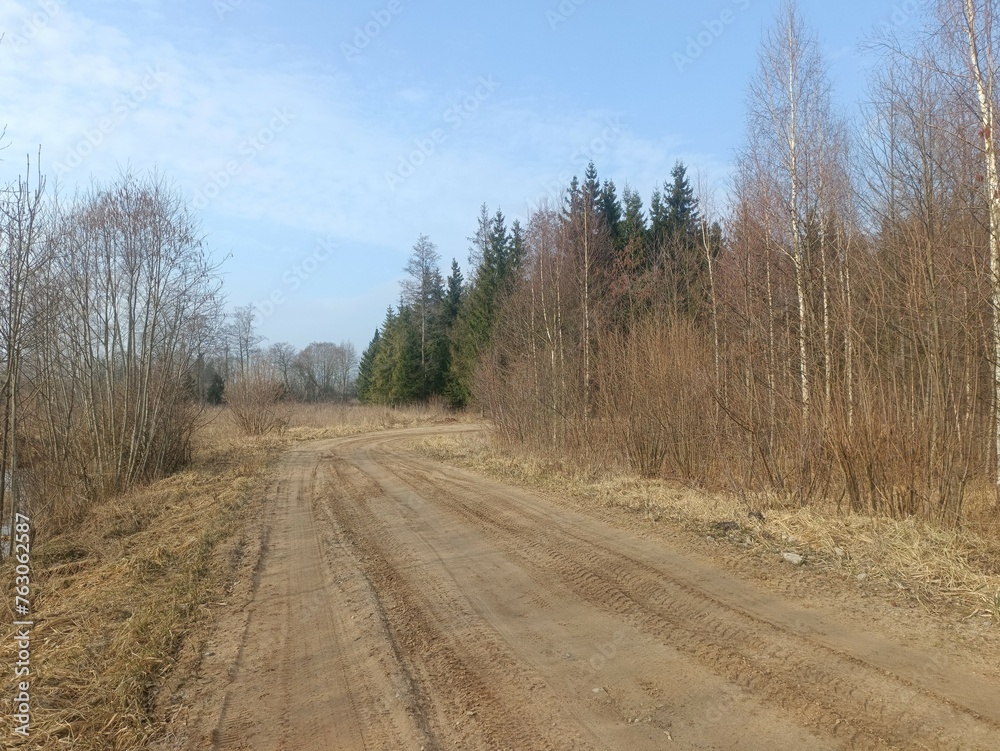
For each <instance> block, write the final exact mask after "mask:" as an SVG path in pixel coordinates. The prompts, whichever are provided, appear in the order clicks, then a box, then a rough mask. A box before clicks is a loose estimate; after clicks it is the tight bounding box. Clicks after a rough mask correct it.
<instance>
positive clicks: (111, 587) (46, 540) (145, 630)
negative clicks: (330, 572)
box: [0, 406, 443, 751]
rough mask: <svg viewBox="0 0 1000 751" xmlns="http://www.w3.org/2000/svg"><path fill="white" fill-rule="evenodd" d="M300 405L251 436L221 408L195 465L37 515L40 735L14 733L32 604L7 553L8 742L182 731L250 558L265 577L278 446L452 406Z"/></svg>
mask: <svg viewBox="0 0 1000 751" xmlns="http://www.w3.org/2000/svg"><path fill="white" fill-rule="evenodd" d="M289 417H290V419H291V426H290V427H289V429H288V430H286V431H285V432H284V433H283V434H282V435H272V436H264V437H245V436H241V435H239V434H238V432H237V431H236V430H235V429H234V427H233V426H232V424H231V423H230V421H229V420H228V418H227V415H226V412H225V410H223V409H217V410H213V411H211V412H209V413H208V415H207V419H206V420H205V422H204V424H203V425H202V426H201V428H200V429H199V430H198V432H197V434H196V436H195V446H194V458H193V462H192V464H191V465H190V466H189V467H188V468H187V469H186V470H185V471H183V472H180V473H178V474H175V475H173V476H171V477H168V478H165V479H162V480H160V481H157V482H154V483H152V484H150V485H148V486H146V487H143V488H139V489H137V490H135V491H134V492H131V493H129V494H127V495H125V496H121V497H118V498H112V499H109V500H106V501H104V502H101V503H99V504H97V505H96V506H95V507H94V508H92V509H91V511H90V512H89V513H88V514H87V516H86V518H85V519H83V521H82V522H81V523H80V524H79V526H78V527H77V528H75V529H73V530H72V531H71V532H69V533H66V534H63V535H60V536H58V537H55V538H51V537H48V536H46V534H45V530H44V529H37V528H36V530H35V532H36V540H37V543H36V544H35V545H34V547H33V549H32V551H31V591H32V597H31V613H30V615H31V619H32V621H33V624H34V625H33V627H32V629H31V665H30V669H31V673H30V676H28V678H29V680H30V714H31V721H30V727H29V734H28V736H27V738H24V737H21V736H19V735H17V734H15V733H13V727H12V726H13V720H12V718H11V713H10V711H9V707H10V706H11V701H10V700H11V699H13V697H14V696H15V695H17V684H18V683H19V682H20V680H21V678H16V677H15V675H14V671H13V669H12V666H13V665H14V664H15V662H16V661H17V659H18V658H17V652H18V647H17V644H16V642H15V640H14V635H15V633H16V632H17V628H16V627H14V626H12V624H14V623H15V622H16V621H18V620H19V617H15V613H14V604H15V603H14V597H13V594H14V589H13V587H14V569H13V562H6V563H5V564H3V565H0V581H3V583H4V592H3V596H2V597H0V619H2V624H0V666H3V675H2V678H0V699H2V702H3V705H4V709H3V712H2V716H3V725H2V728H0V733H2V740H0V747H4V748H7V747H13V748H24V749H54V748H66V747H72V748H73V749H75V750H76V751H117V750H121V751H136V749H140V748H145V747H146V746H147V744H148V743H149V742H150V741H151V740H152V739H156V738H161V739H162V738H166V737H169V735H170V733H171V732H173V728H175V727H177V726H178V723H180V724H181V725H182V724H183V722H184V720H185V717H184V713H183V707H182V706H181V705H179V704H178V703H177V702H176V701H175V699H176V697H178V696H179V695H180V693H181V692H182V691H183V690H184V687H185V684H186V682H187V681H188V680H189V678H190V676H192V675H194V674H196V673H197V672H198V669H199V665H200V663H201V661H202V660H203V659H204V655H205V654H206V652H211V647H210V646H207V639H208V638H209V635H210V634H211V633H213V631H214V629H215V626H216V621H217V619H218V618H219V617H220V613H221V612H222V611H224V610H225V608H226V607H227V606H229V605H230V604H231V603H232V602H234V601H236V600H238V598H239V596H240V593H241V592H242V591H244V590H245V588H246V587H247V586H248V583H247V567H248V566H249V567H250V579H252V568H253V566H254V565H255V564H256V562H257V561H258V560H259V558H260V554H261V543H262V537H261V534H262V518H263V516H264V512H265V507H266V501H267V497H268V495H267V488H268V485H269V484H270V483H271V482H272V479H273V469H274V467H275V464H276V462H277V461H278V460H279V458H280V457H281V456H282V455H283V454H284V453H285V452H286V451H287V450H288V448H289V447H291V446H293V445H295V444H297V443H301V442H303V441H309V440H312V439H313V438H315V437H318V436H326V435H341V434H357V433H365V432H370V431H373V430H383V429H386V428H389V427H396V426H399V425H414V424H427V423H431V422H434V421H439V420H441V419H443V418H442V416H441V414H439V413H435V412H428V411H426V410H425V411H417V410H398V411H397V410H388V409H365V408H360V409H359V408H354V409H352V408H350V407H341V406H313V407H308V408H303V407H299V408H296V409H294V410H293V411H292V412H291V413H290V414H289ZM22 620H23V619H22ZM8 744H9V745H8Z"/></svg>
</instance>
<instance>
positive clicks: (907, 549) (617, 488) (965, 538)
mask: <svg viewBox="0 0 1000 751" xmlns="http://www.w3.org/2000/svg"><path fill="white" fill-rule="evenodd" d="M417 447H418V449H419V450H421V451H422V453H424V454H426V455H428V456H431V457H433V458H436V459H441V460H443V461H449V462H452V463H455V464H458V465H461V466H464V467H467V468H470V469H474V470H476V471H480V472H483V473H485V474H488V475H490V476H493V477H496V478H498V479H501V480H505V481H510V482H514V483H517V484H521V485H527V486H530V487H534V488H538V489H541V490H545V491H548V492H558V493H560V494H562V495H564V496H567V497H570V498H572V499H573V500H575V501H576V502H578V503H580V504H581V505H590V506H604V507H610V508H617V509H621V510H623V511H626V512H629V513H633V514H637V515H639V516H641V517H643V518H645V519H648V520H649V521H650V522H653V523H656V522H662V521H668V522H671V523H674V524H680V525H682V526H684V527H687V528H689V529H691V530H693V531H695V532H697V533H699V534H702V535H707V536H711V537H713V538H714V539H718V540H720V541H722V540H726V541H729V542H731V543H732V544H734V545H739V546H741V547H743V548H745V549H747V550H751V551H754V552H756V553H758V554H760V555H764V556H771V557H772V558H775V557H777V555H778V554H780V553H782V552H786V551H787V552H796V553H799V554H800V555H803V556H804V557H805V559H806V565H813V566H819V567H823V568H826V569H830V570H833V571H837V572H839V573H841V574H842V575H844V576H853V577H860V578H862V579H866V580H870V581H873V582H883V583H886V584H889V585H890V586H894V587H896V588H898V589H899V590H901V591H905V592H907V593H908V594H910V595H911V596H913V597H915V598H917V599H919V600H920V601H921V602H922V603H923V604H925V605H932V606H955V607H958V608H960V609H961V611H962V614H963V615H965V616H967V617H973V616H976V617H980V616H982V617H990V618H992V619H993V622H994V623H1000V539H998V538H997V536H996V535H995V534H990V532H989V529H990V528H989V527H985V526H981V527H980V528H978V529H976V530H958V529H947V528H943V527H941V526H938V525H936V524H934V523H931V522H927V521H922V520H919V519H916V518H910V519H904V520H895V519H888V518H883V517H872V516H863V515H859V514H840V513H837V511H836V509H834V508H829V509H824V508H822V507H818V506H815V505H814V506H810V507H807V508H795V509H790V508H785V507H782V506H780V505H778V504H775V503H774V502H773V501H772V500H770V499H767V498H764V497H759V498H737V497H735V496H733V495H730V494H724V493H706V492H701V491H698V490H694V489H691V488H687V487H683V486H680V485H677V484H676V483H671V482H667V481H663V480H652V479H643V478H639V477H637V476H634V475H628V474H624V473H620V472H615V473H609V474H607V475H605V476H585V475H583V474H581V473H580V471H579V470H576V469H574V468H573V467H572V466H571V465H563V464H562V463H559V462H553V461H549V460H545V459H542V458H539V457H537V456H531V455H513V454H510V453H506V452H502V451H499V450H497V449H496V447H495V446H494V444H493V443H492V442H491V441H490V440H489V439H488V438H485V437H482V436H477V437H468V436H449V437H440V438H433V439H426V440H423V441H420V442H418V443H417ZM751 511H756V512H762V515H763V516H764V517H765V521H763V522H761V521H760V520H758V519H756V518H753V517H751V516H750V512H751ZM720 522H734V523H735V525H736V526H735V528H732V529H724V528H720V526H719V523H720Z"/></svg>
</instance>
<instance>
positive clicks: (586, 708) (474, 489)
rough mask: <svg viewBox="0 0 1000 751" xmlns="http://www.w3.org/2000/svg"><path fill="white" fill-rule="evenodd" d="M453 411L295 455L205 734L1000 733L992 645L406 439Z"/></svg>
mask: <svg viewBox="0 0 1000 751" xmlns="http://www.w3.org/2000/svg"><path fill="white" fill-rule="evenodd" d="M449 429H450V430H461V429H463V428H460V427H457V426H454V427H451V428H435V429H416V430H408V431H395V432H389V433H381V434H373V435H368V436H361V437H355V438H349V439H337V440H332V441H323V442H316V443H310V444H305V445H302V446H300V447H298V448H295V449H294V450H292V451H291V452H290V453H289V454H288V455H287V456H286V458H285V459H284V460H283V464H282V466H281V470H280V474H279V479H278V481H277V483H276V486H275V489H274V493H273V498H272V499H271V506H270V508H269V510H268V512H267V515H266V518H265V519H264V520H263V522H262V524H263V529H264V530H265V545H264V547H263V550H262V554H261V556H260V560H259V561H258V562H257V563H256V570H255V576H254V579H253V585H252V587H251V588H250V589H248V593H247V600H248V601H249V607H247V608H246V609H245V610H239V609H236V610H233V612H230V613H228V615H227V616H226V618H225V619H224V620H223V624H222V626H221V627H220V632H219V635H218V637H217V639H216V640H215V641H214V642H213V645H212V650H211V651H210V652H209V653H208V655H207V656H206V658H205V661H204V664H203V666H202V670H203V672H204V675H203V679H202V684H201V687H200V688H199V692H200V694H199V697H198V701H199V706H200V707H201V709H200V710H199V712H200V714H199V716H198V719H197V720H196V721H195V720H193V721H192V728H200V731H197V732H194V731H193V732H194V735H198V732H200V733H201V734H200V735H198V737H196V738H193V740H192V741H191V747H192V748H212V749H218V750H220V751H221V750H223V749H253V751H271V750H272V749H288V750H289V751H291V750H292V749H294V750H295V751H312V750H314V749H315V750H316V751H319V750H323V751H326V750H327V749H344V750H345V751H354V750H355V749H359V750H360V749H364V750H366V751H375V750H377V749H392V750H393V751H395V750H397V749H414V750H416V749H425V750H426V751H431V749H440V750H442V751H451V750H452V749H513V750H516V751H528V750H530V749H553V750H556V749H560V750H561V749H622V750H623V751H624V750H626V749H627V750H629V751H642V750H644V749H748V750H753V749H769V750H771V749H779V750H780V749H844V748H858V749H883V748H899V749H963V751H964V750H968V749H990V750H994V749H997V748H1000V685H998V683H997V682H996V680H995V676H996V673H995V671H994V668H993V667H992V666H984V668H983V670H982V671H980V672H978V673H977V671H973V670H970V669H969V668H968V664H969V663H968V661H967V659H966V657H962V658H961V659H960V658H959V657H958V656H956V655H955V654H954V650H953V649H952V648H951V647H950V646H949V645H940V644H937V645H934V644H920V643H908V644H904V643H898V642H895V641H893V640H892V639H891V638H889V637H887V636H884V635H883V636H880V635H878V634H872V633H868V632H867V631H866V630H865V628H864V627H863V626H859V625H858V624H857V623H852V622H850V621H849V620H848V619H847V618H846V617H845V616H843V615H842V614H838V613H837V612H835V611H832V610H830V609H828V608H815V607H811V606H810V603H808V602H794V601H789V600H788V599H787V598H785V597H779V596H778V595H777V594H774V593H773V592H771V591H769V590H768V589H766V588H763V587H761V586H759V585H756V584H751V583H748V582H746V581H742V580H740V579H738V578H736V577H734V576H733V575H732V574H730V573H726V571H725V570H724V568H723V567H721V566H716V565H713V564H712V562H711V561H710V560H707V559H704V558H699V557H697V556H692V555H689V554H687V553H685V551H684V550H683V549H682V547H677V548H675V547H672V546H671V545H670V543H665V542H664V541H663V539H660V538H657V539H653V538H652V537H650V536H646V535H643V534H641V533H639V532H637V531H636V530H634V529H629V528H627V527H625V526H620V525H617V524H613V523H609V521H608V520H607V519H606V518H601V515H600V514H589V513H583V512H581V511H579V510H574V509H572V508H569V507H568V506H567V505H566V504H563V503H560V502H559V500H558V499H555V498H548V497H546V496H543V495H539V494H534V493H531V492H527V491H524V490H519V489H515V488H512V487H509V486H505V485H502V484H498V483H496V482H494V481H491V480H489V479H486V478H484V477H481V476H479V475H476V474H473V473H470V472H466V471H463V470H460V469H455V468H452V467H449V466H446V465H443V464H441V463H438V462H434V461H430V460H427V459H424V458H421V457H420V456H418V455H417V454H415V453H414V452H412V451H409V450H407V448H406V444H407V441H409V440H410V439H412V438H413V437H414V436H420V435H426V434H431V433H436V432H441V431H442V430H449Z"/></svg>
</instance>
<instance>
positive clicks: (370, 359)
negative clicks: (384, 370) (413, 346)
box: [355, 329, 382, 404]
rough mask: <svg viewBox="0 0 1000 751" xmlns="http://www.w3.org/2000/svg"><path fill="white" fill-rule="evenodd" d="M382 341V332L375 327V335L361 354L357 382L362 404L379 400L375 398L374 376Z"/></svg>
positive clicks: (359, 398)
mask: <svg viewBox="0 0 1000 751" xmlns="http://www.w3.org/2000/svg"><path fill="white" fill-rule="evenodd" d="M381 341H382V334H381V332H380V331H379V330H378V329H375V336H373V337H372V340H371V342H369V344H368V347H367V348H366V349H365V351H364V353H363V354H362V355H361V362H360V363H358V378H357V381H355V384H356V386H357V390H358V401H360V402H361V403H362V404H367V403H371V402H377V401H379V400H378V399H377V398H375V390H374V377H375V359H376V357H378V352H379V345H380V344H381Z"/></svg>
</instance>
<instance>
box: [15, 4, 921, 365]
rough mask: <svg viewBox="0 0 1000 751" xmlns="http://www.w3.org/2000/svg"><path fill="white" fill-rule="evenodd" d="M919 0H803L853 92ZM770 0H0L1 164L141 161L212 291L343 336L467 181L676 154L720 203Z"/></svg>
mask: <svg viewBox="0 0 1000 751" xmlns="http://www.w3.org/2000/svg"><path fill="white" fill-rule="evenodd" d="M920 5H922V4H918V3H917V2H916V0H893V1H892V2H888V1H883V0H868V1H867V2H862V1H860V0H843V1H842V2H839V3H829V2H822V3H821V2H802V3H801V4H800V9H801V11H802V13H803V15H804V18H805V20H806V22H807V23H808V24H809V25H810V26H811V27H812V28H813V29H814V30H815V31H816V32H817V34H818V36H819V38H820V42H821V48H822V51H823V54H824V57H825V59H826V62H827V63H828V65H829V69H830V75H831V78H832V80H833V82H834V88H835V94H836V97H837V99H838V101H839V102H841V103H842V104H843V106H844V107H845V108H846V109H847V111H848V112H853V108H854V106H855V105H856V103H857V101H858V100H859V99H860V98H862V97H863V95H864V70H865V66H867V65H869V64H871V56H870V55H866V54H863V53H862V52H860V51H859V43H860V42H861V41H862V40H863V39H864V38H865V37H866V36H867V35H869V34H870V33H871V32H872V30H873V29H875V28H876V27H878V26H880V25H883V24H886V25H890V26H892V27H893V28H894V29H896V30H898V31H899V32H900V33H906V32H907V31H913V30H915V27H917V26H919V25H920V23H921V18H920V15H921V11H920V10H919V6H920ZM777 7H778V2H777V1H776V0H775V1H771V0H768V1H764V0H718V1H712V2H701V3H693V2H638V1H637V0H619V1H618V2H614V3H612V2H610V0H562V2H560V1H559V0H549V1H546V0H535V1H534V2H532V1H529V0H508V2H505V3H472V2H450V1H449V2H437V3H432V2H429V0H373V1H371V2H369V1H368V0H359V1H357V2H340V3H326V2H324V3H320V2H306V1H305V0H286V1H285V2H278V1H277V0H171V1H168V0H101V1H100V2H96V1H94V2H88V1H78V2H70V1H69V0H0V29H2V30H3V31H4V33H5V35H6V36H5V38H4V40H3V42H2V43H0V91H2V92H3V107H2V108H0V125H2V124H6V127H7V135H6V146H7V148H6V150H5V151H3V152H2V161H0V178H2V179H4V181H6V180H9V179H12V178H13V177H14V176H15V175H16V174H17V172H18V170H20V169H21V168H22V167H23V164H24V156H25V155H26V154H28V153H31V154H32V155H34V154H35V153H36V152H37V150H38V148H39V147H41V149H42V155H43V165H42V166H43V171H44V172H45V173H46V174H47V175H48V177H49V180H50V187H54V186H55V185H56V184H57V183H58V186H59V191H60V193H61V194H62V195H71V194H72V193H73V192H74V191H75V190H77V189H78V188H80V187H86V186H87V185H89V183H90V182H91V180H93V179H95V178H96V179H98V180H109V179H112V178H113V177H114V176H115V174H116V173H117V172H118V171H119V170H120V169H121V168H122V167H123V166H130V167H131V168H132V169H133V170H147V169H156V170H158V171H159V172H160V173H161V174H163V175H164V176H165V177H167V178H168V179H169V180H171V181H173V182H174V183H175V184H176V185H177V187H178V189H180V190H181V191H182V192H183V193H184V194H185V195H187V196H188V197H189V198H190V200H191V201H192V203H193V204H194V205H195V206H196V207H197V209H198V213H199V216H200V217H201V221H202V226H203V230H204V232H205V234H206V236H207V240H208V243H209V246H210V247H211V249H212V252H213V254H214V255H215V256H216V257H218V258H220V259H221V258H223V257H228V260H226V262H225V264H224V266H223V268H224V271H225V282H226V289H227V293H228V296H229V300H230V302H231V304H232V305H243V304H248V303H253V304H257V305H258V306H259V308H260V310H261V313H262V315H261V316H260V332H261V333H262V334H263V335H264V336H266V337H267V338H268V340H269V341H271V342H274V341H288V342H291V343H292V344H294V345H295V346H297V347H304V346H305V345H306V344H308V343H309V342H311V341H340V340H343V339H350V340H352V341H353V342H354V343H355V344H356V345H357V346H358V348H359V350H360V349H362V348H363V347H364V346H365V345H366V344H367V342H368V340H369V339H370V337H371V334H372V332H373V331H374V329H375V327H376V326H377V325H378V324H379V323H380V322H381V320H382V318H383V316H384V312H385V308H386V307H387V306H388V305H390V304H393V303H394V302H396V301H397V300H398V281H399V279H400V277H401V276H402V271H401V269H402V267H403V265H404V264H405V262H406V259H407V257H408V255H409V252H410V248H411V247H412V245H413V243H414V241H415V240H416V239H417V237H418V236H419V235H421V234H427V235H429V236H430V238H431V239H432V240H433V241H434V242H435V243H436V244H437V246H438V249H439V251H440V253H441V255H442V258H443V261H442V265H443V266H444V267H447V265H448V264H449V262H450V259H451V258H452V257H457V258H458V259H459V261H460V262H461V263H462V264H463V266H464V265H465V263H466V256H467V253H468V242H467V239H466V238H467V237H468V236H469V235H470V234H471V233H472V232H473V230H474V226H475V219H476V216H477V214H478V207H479V206H480V204H482V203H484V202H485V203H486V204H487V205H488V206H489V207H490V208H491V210H495V209H496V208H498V207H499V208H502V209H503V211H504V213H505V214H506V215H507V216H508V217H510V218H511V219H513V218H518V217H519V218H522V219H523V218H524V217H526V215H527V213H528V211H529V208H530V207H531V206H533V205H536V204H537V202H538V201H539V200H540V199H542V198H543V197H545V196H546V195H548V196H550V197H552V198H555V197H556V196H555V194H556V191H557V190H558V188H559V187H561V186H562V185H563V184H564V183H565V182H566V181H567V180H568V179H569V177H570V176H571V175H573V174H579V175H582V173H583V171H584V169H585V168H586V163H587V161H588V159H589V158H593V159H594V161H595V162H596V164H597V168H598V172H599V175H600V177H601V178H608V177H610V178H613V179H614V180H615V182H616V184H617V185H618V187H619V190H621V188H622V187H623V186H624V185H625V184H626V183H627V184H630V185H631V186H632V187H633V188H635V189H637V190H639V191H640V193H641V194H642V195H643V197H644V200H645V201H647V202H648V197H649V194H650V192H651V191H652V189H653V188H654V187H656V185H657V184H659V183H662V181H663V180H664V179H665V178H667V177H668V175H669V172H670V169H671V167H672V166H673V164H674V162H675V161H676V160H677V159H681V160H683V161H684V162H685V163H686V164H687V165H688V168H689V171H690V174H691V175H692V176H695V175H700V176H701V177H702V178H703V181H704V183H705V184H706V185H709V186H712V187H713V188H714V189H715V191H716V201H717V202H718V204H719V205H720V206H721V205H724V201H725V190H726V185H727V180H728V175H729V169H730V164H731V162H732V158H733V154H734V151H735V150H736V149H737V148H738V147H739V144H740V139H741V137H742V132H743V123H744V100H745V91H746V84H747V80H748V78H749V76H750V75H751V74H752V72H753V70H754V66H755V62H756V50H757V46H758V43H759V40H760V36H761V31H762V29H763V27H764V26H765V25H766V24H768V23H770V21H771V20H772V19H773V16H774V13H775V11H776V9H777Z"/></svg>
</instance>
